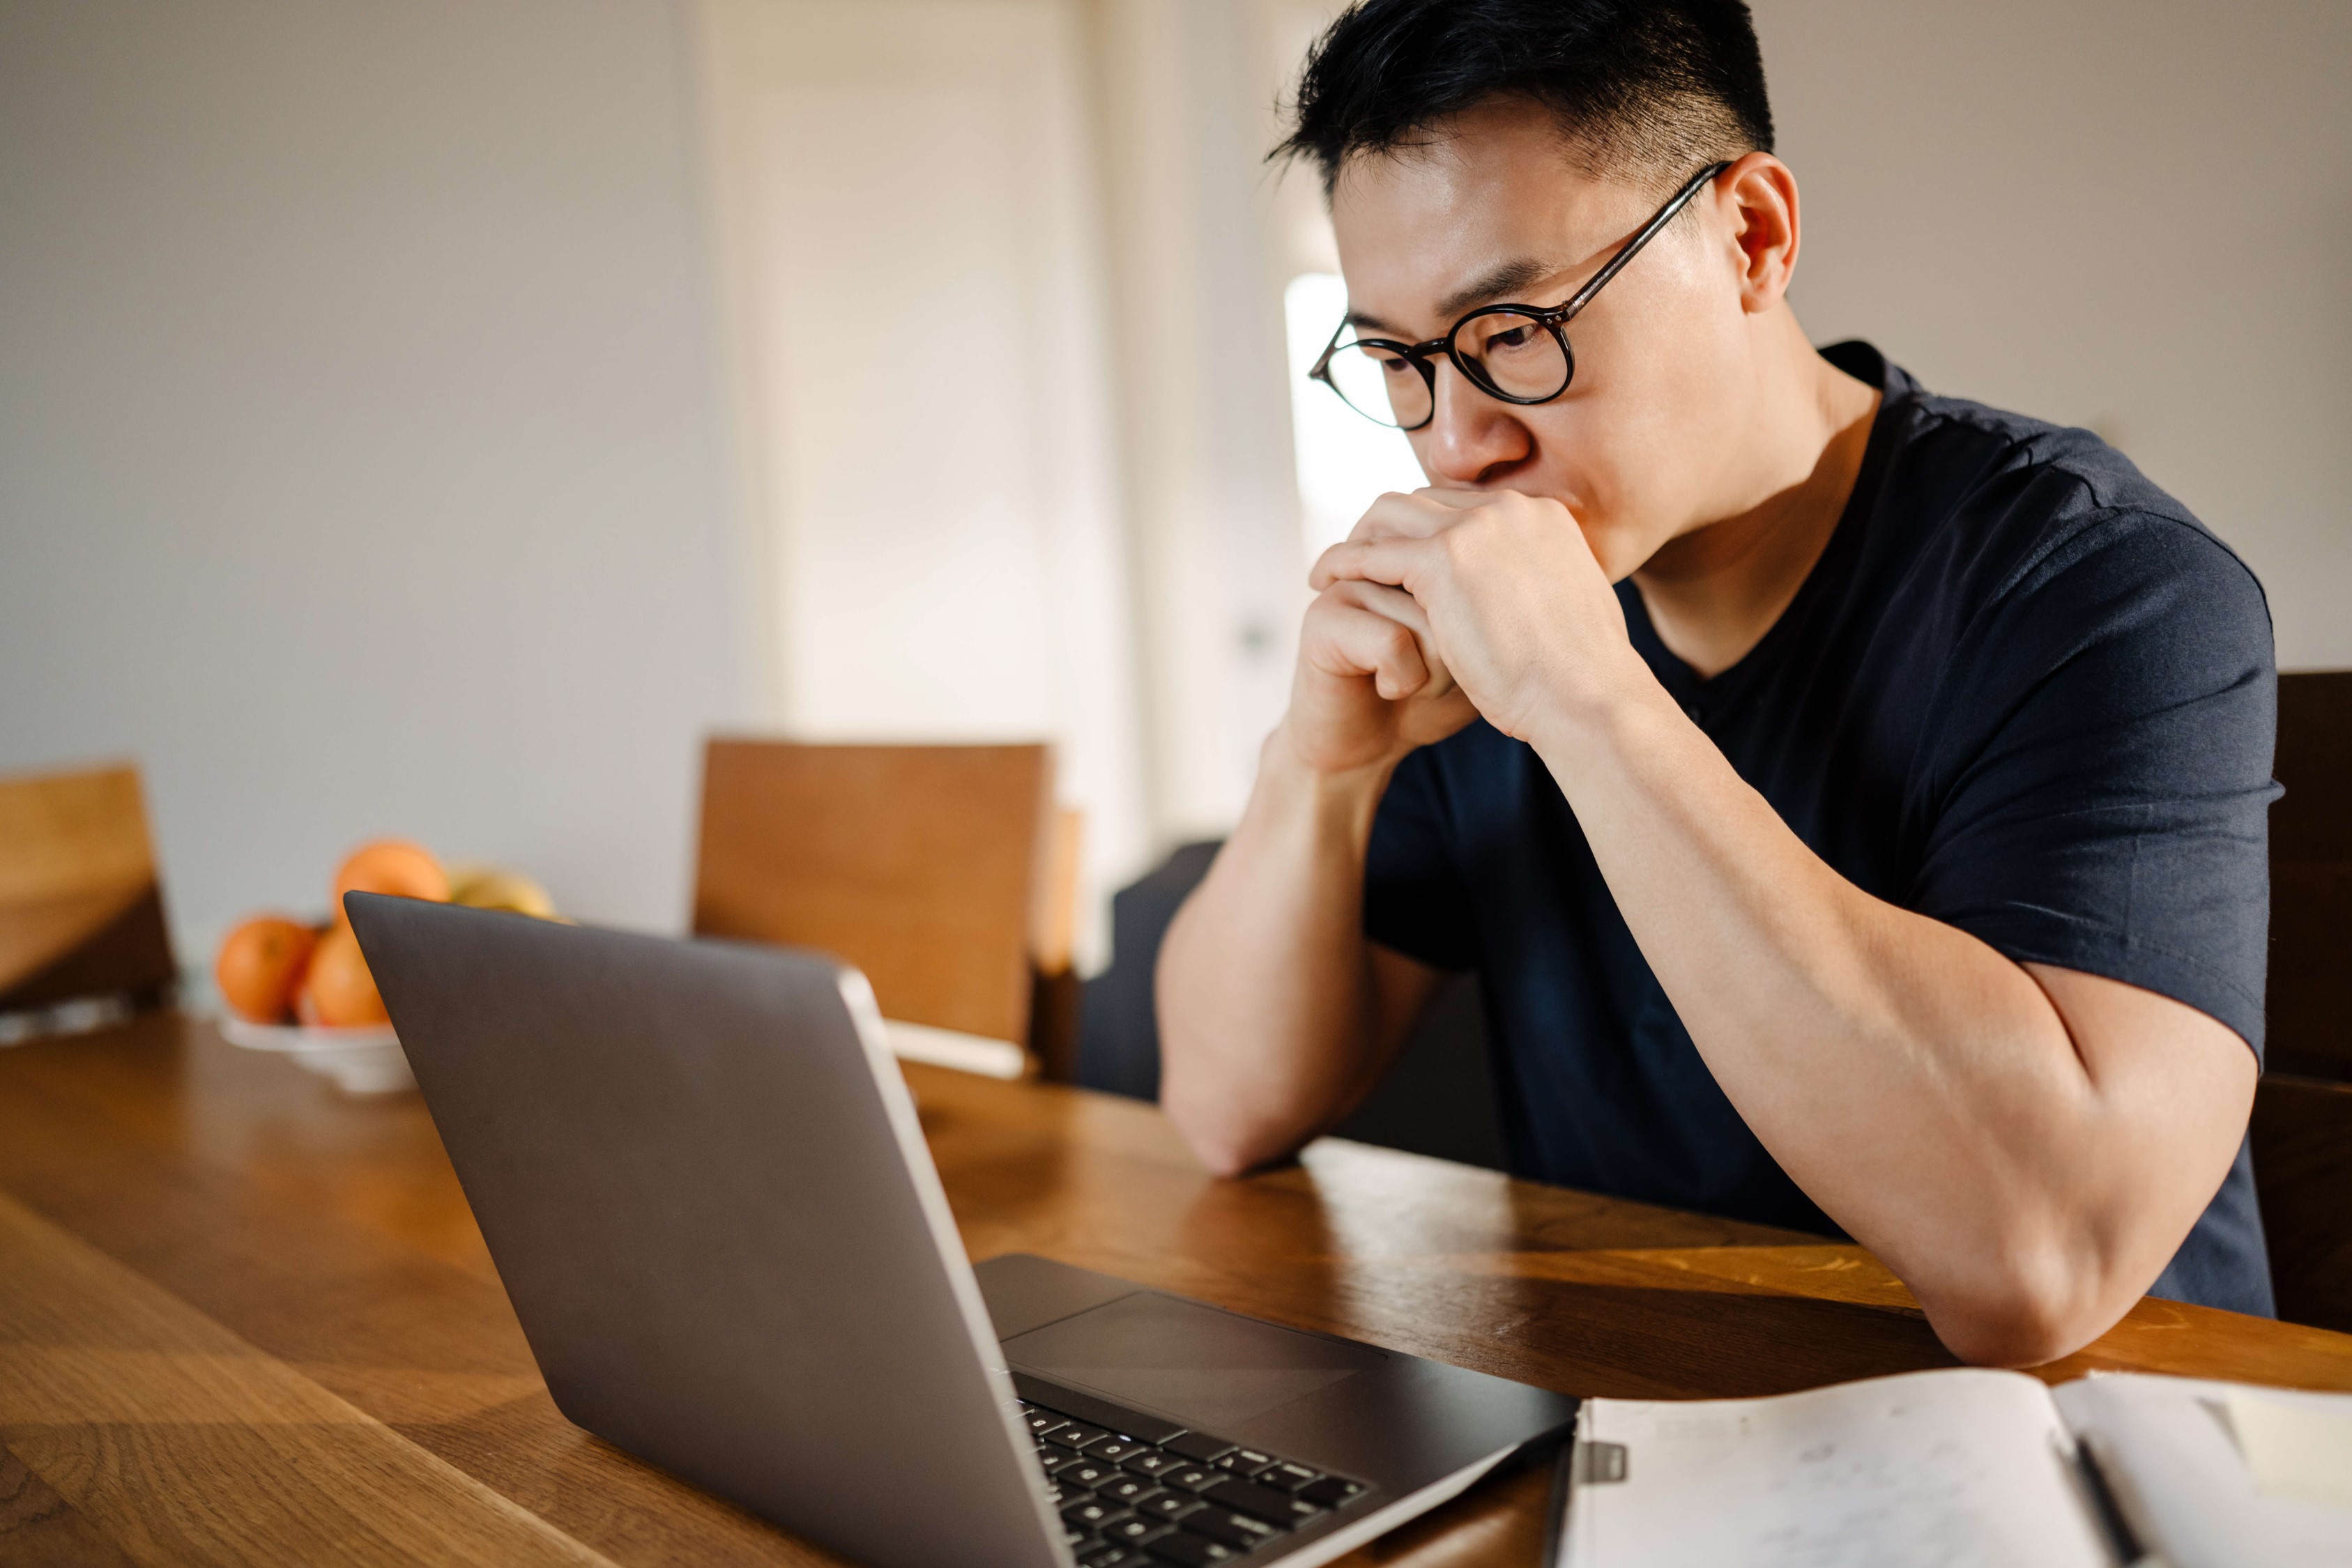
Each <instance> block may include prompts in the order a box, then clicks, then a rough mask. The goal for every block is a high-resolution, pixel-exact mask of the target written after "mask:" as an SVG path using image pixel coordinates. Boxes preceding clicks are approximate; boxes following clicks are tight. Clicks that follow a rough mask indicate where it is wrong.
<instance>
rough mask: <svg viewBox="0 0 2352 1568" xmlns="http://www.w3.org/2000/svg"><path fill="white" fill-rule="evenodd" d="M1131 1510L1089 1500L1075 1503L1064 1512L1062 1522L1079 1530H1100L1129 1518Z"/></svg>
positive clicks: (1113, 1504) (1110, 1503)
mask: <svg viewBox="0 0 2352 1568" xmlns="http://www.w3.org/2000/svg"><path fill="white" fill-rule="evenodd" d="M1128 1513H1129V1510H1127V1509H1124V1508H1121V1507H1120V1506H1119V1505H1118V1504H1117V1503H1115V1502H1105V1501H1103V1500H1101V1499H1100V1498H1091V1497H1090V1498H1088V1499H1087V1500H1085V1501H1084V1502H1074V1503H1072V1504H1070V1506H1069V1507H1067V1508H1066V1509H1064V1510H1063V1511H1062V1522H1063V1523H1064V1524H1066V1525H1069V1526H1071V1527H1072V1528H1074V1529H1078V1530H1089V1531H1092V1530H1100V1529H1101V1528H1102V1527H1103V1526H1104V1525H1106V1524H1117V1523H1118V1521H1120V1520H1122V1519H1125V1518H1126V1517H1127V1516H1128Z"/></svg>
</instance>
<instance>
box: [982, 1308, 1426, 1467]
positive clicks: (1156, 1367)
mask: <svg viewBox="0 0 2352 1568" xmlns="http://www.w3.org/2000/svg"><path fill="white" fill-rule="evenodd" d="M1004 1353H1005V1354H1006V1356H1007V1357H1009V1358H1010V1359H1011V1361H1012V1363H1013V1365H1014V1366H1015V1367H1017V1368H1018V1369H1019V1370H1021V1371H1023V1372H1030V1373H1034V1374H1036V1375H1038V1376H1040V1377H1045V1378H1050V1379H1052V1380H1053V1381H1054V1382H1055V1383H1063V1384H1067V1385H1070V1386H1071V1387H1073V1388H1081V1389H1087V1390H1089V1391H1091V1392H1093V1393H1096V1394H1099V1395H1102V1396H1104V1397H1106V1398H1108V1399H1112V1400H1116V1401H1118V1403H1120V1404H1123V1405H1132V1406H1138V1407H1139V1408H1140V1409H1144V1410H1148V1411H1150V1412H1152V1413H1154V1414H1157V1415H1161V1416H1168V1417H1170V1418H1171V1419H1172V1420H1179V1421H1181V1422H1183V1423H1184V1424H1185V1425H1187V1426H1192V1427H1202V1428H1204V1429H1206V1430H1209V1431H1212V1432H1215V1431H1220V1430H1230V1429H1232V1428H1234V1427H1240V1426H1242V1425H1243V1424H1244V1422H1247V1421H1250V1420H1252V1419H1254V1418H1255V1417H1256V1416H1263V1415H1265V1413H1266V1412H1267V1411H1269V1410H1271V1409H1273V1408H1275V1407H1276V1406H1279V1405H1287V1404H1289V1403H1290V1402H1291V1401H1292V1400H1294V1399H1297V1398H1300V1397H1302V1396H1306V1395H1308V1394H1312V1393H1314V1392H1316V1391H1317V1390H1318V1389H1321V1388H1328V1387H1329V1386H1330V1385H1333V1384H1335V1383H1339V1382H1342V1381H1344V1380H1345V1379H1347V1378H1350V1377H1353V1376H1355V1375H1356V1374H1358V1373H1360V1372H1362V1371H1364V1370H1365V1369H1366V1368H1368V1367H1373V1366H1378V1365H1379V1364H1381V1363H1382V1362H1384V1361H1386V1360H1387V1359H1388V1357H1387V1356H1385V1355H1383V1354H1381V1353H1380V1352H1379V1351H1376V1350H1373V1349H1371V1348H1370V1347H1369V1346H1366V1345H1359V1344H1344V1343H1339V1341H1336V1340H1328V1339H1322V1338H1319V1337H1318V1336H1316V1335H1314V1334H1305V1333H1297V1331H1296V1330H1293V1329H1286V1328H1279V1327H1276V1325H1275V1324H1273V1323H1268V1322H1258V1321H1257V1320H1256V1319H1255V1318H1244V1317H1241V1316H1238V1315H1237V1314H1235V1313H1233V1312H1219V1311H1218V1310H1217V1309H1216V1308H1214V1307H1204V1306H1201V1305H1198V1304H1196V1303H1194V1302H1192V1301H1179V1300H1177V1299H1176V1298H1175V1297H1173V1296H1161V1295H1156V1294H1154V1293H1152V1292H1150V1291H1138V1292H1137V1293H1136V1294H1134V1295H1132V1296H1122V1297H1120V1298H1119V1299H1118V1301H1112V1302H1109V1303H1108V1305H1105V1306H1099V1307H1096V1308H1093V1309H1092V1310H1090V1311H1087V1312H1080V1313H1078V1314H1077V1315H1076V1317H1068V1318H1064V1319H1063V1320H1062V1321H1061V1322H1056V1323H1048V1324H1046V1325H1045V1327H1044V1328H1041V1329H1033V1330H1031V1331H1030V1332H1029V1333H1024V1334H1019V1335H1016V1336H1015V1337H1013V1338H1012V1339H1009V1340H1006V1341H1005V1342H1004Z"/></svg>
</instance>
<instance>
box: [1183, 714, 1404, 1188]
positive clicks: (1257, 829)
mask: <svg viewBox="0 0 2352 1568" xmlns="http://www.w3.org/2000/svg"><path fill="white" fill-rule="evenodd" d="M1389 772H1390V769H1389V768H1386V767H1381V768H1371V769H1363V770H1359V771H1355V772H1349V773H1340V774H1323V773H1318V772H1315V771H1313V770H1312V769H1309V768H1307V767H1306V766H1305V764H1303V763H1302V762H1300V761H1299V760H1298V759H1297V757H1296V755H1295V754H1294V753H1293V751H1292V750H1291V748H1290V747H1289V745H1288V744H1287V742H1286V738H1285V736H1284V734H1283V733H1282V732H1281V731H1276V733H1275V735H1274V736H1273V737H1271V738H1269V739H1268V741H1267V742H1266V745H1265V751H1264V754H1263V757H1262V758H1261V763H1260V767H1259V769H1258V778H1257V783H1256V786H1255V789H1253V790H1252V791H1251V794H1250V800H1249V805H1248V808H1247V809H1246V810H1244V813H1243V815H1242V821H1241V822H1240V824H1239V825H1238V826H1237V827H1236V828H1235V829H1234V835H1233V837H1232V838H1231V839H1230V840H1228V841H1226V844H1225V847H1224V849H1223V852H1220V853H1219V854H1218V856H1217V859H1216V862H1215V864H1214V865H1213V866H1212V867H1211V868H1210V871H1209V874H1208V876H1207V878H1206V879H1204V880H1203V881H1202V884H1201V886H1200V888H1199V889H1198V891H1196V892H1195V893H1194V894H1193V895H1192V898H1191V899H1189V900H1188V901H1186V903H1185V904H1184V907H1183V908H1182V909H1181V911H1180V912H1179V913H1178V915H1177V916H1176V919H1175V921H1174V923H1173V924H1172V925H1171V926H1170V927H1169V931H1168V936H1167V940H1166V942H1165V943H1164V945H1163V946H1161V949H1160V972H1159V994H1160V1102H1161V1103H1162V1104H1164V1105H1165V1106H1166V1107H1167V1109H1168V1113H1169V1114H1170V1116H1171V1117H1172V1118H1173V1119H1174V1121H1175V1122H1176V1124H1177V1126H1178V1128H1179V1129H1180V1130H1181V1131H1182V1133H1183V1134H1184V1135H1185V1137H1186V1139H1187V1140H1188V1141H1190V1142H1191V1144H1192V1146H1193V1149H1194V1150H1195V1151H1196V1152H1197V1153H1198V1154H1199V1155H1201V1157H1202V1161H1203V1162H1204V1163H1206V1164H1207V1165H1208V1166H1210V1167H1211V1168H1213V1169H1215V1170H1219V1171H1222V1172H1226V1173H1231V1172H1234V1171H1238V1170H1244V1169H1246V1168H1248V1167H1249V1166H1255V1165H1260V1164H1263V1163H1264V1162H1265V1161H1266V1160H1269V1159H1273V1158H1276V1157H1277V1156H1278V1155H1284V1154H1287V1153H1288V1152H1289V1151H1290V1150H1292V1149H1293V1148H1296V1147H1297V1145H1299V1144H1300V1143H1301V1142H1303V1141H1304V1140H1305V1139H1307V1138H1308V1137H1310V1136H1312V1135H1313V1134H1315V1133H1317V1132H1318V1131H1320V1130H1321V1128H1322V1126H1323V1125H1324V1124H1326V1123H1327V1122H1328V1120H1329V1119H1330V1118H1331V1117H1332V1116H1333V1115H1334V1114H1336V1113H1338V1112H1339V1111H1342V1110H1344V1109H1345V1107H1346V1104H1347V1103H1352V1100H1353V1098H1354V1096H1355V1095H1356V1094H1357V1093H1359V1092H1360V1087H1361V1081H1363V1080H1364V1079H1365V1078H1366V1077H1367V1075H1368V1065H1367V1061H1368V1056H1369V1053H1370V1049H1371V1039H1372V1027H1373V1015H1374V1006H1373V996H1372V982H1371V973H1370V956H1369V954H1368V951H1367V947H1366V944H1365V941H1364V937H1363V878H1364V846H1365V843H1366V841H1368V839H1369V838H1370V831H1371V820H1372V814H1373V812H1374V810H1376V809H1377V808H1378V807H1379V804H1380V799H1381V791H1382V789H1384V788H1385V787H1386V785H1387V781H1388V775H1389Z"/></svg>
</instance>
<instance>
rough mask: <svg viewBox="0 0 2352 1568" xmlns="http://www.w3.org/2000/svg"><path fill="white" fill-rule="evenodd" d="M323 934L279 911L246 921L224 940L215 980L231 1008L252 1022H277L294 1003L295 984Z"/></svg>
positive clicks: (214, 962) (300, 981) (224, 1000)
mask: <svg viewBox="0 0 2352 1568" xmlns="http://www.w3.org/2000/svg"><path fill="white" fill-rule="evenodd" d="M318 941H319V934H318V933H317V932H315V931H313V930H311V929H310V927H309V926H307V925H297V924H296V923H295V922H293V921H291V920H289V919H286V918H285V917H284V916H282V915H255V916H253V917H252V918H251V919H249V920H241V921H239V922H238V923H237V925H236V929H235V930H233V931H231V932H230V933H229V934H228V936H226V938H225V939H224V940H223V941H222V943H221V945H220V956H219V957H217V958H215V960H214V961H213V980H214V982H215V984H217V985H218V986H219V987H220V994H221V1000H222V1001H223V1002H224V1003H226V1004H227V1007H228V1010H229V1011H231V1012H233V1013H235V1014H236V1016H237V1017H239V1018H241V1019H245V1020H246V1021H247V1023H277V1022H278V1021H280V1020H281V1019H284V1018H285V1017H286V1015H287V1014H288V1013H289V1012H290V1011H291V1010H292V1009H293V1007H294V988H296V987H297V986H299V985H300V984H301V983H302V971H303V969H304V967H307V966H308V965H309V964H310V950H311V949H312V948H313V947H314V946H317V945H318Z"/></svg>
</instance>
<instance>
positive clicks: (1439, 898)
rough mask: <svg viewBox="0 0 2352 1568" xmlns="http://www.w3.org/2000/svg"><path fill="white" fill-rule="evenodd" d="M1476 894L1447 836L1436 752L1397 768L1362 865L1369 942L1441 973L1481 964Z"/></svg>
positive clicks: (1419, 754) (1429, 750)
mask: <svg viewBox="0 0 2352 1568" xmlns="http://www.w3.org/2000/svg"><path fill="white" fill-rule="evenodd" d="M1475 929H1476V927H1475V923H1474V922H1473V920H1472V914H1471V904H1470V892H1469V888H1468V886H1467V884H1466V883H1465V882H1464V880H1463V877H1462V872H1461V864H1460V862H1459V860H1458V859H1457V857H1456V856H1455V853H1454V847H1453V843H1452V840H1451V835H1450V834H1449V833H1448V832H1447V831H1446V813H1445V801H1444V779H1443V778H1442V776H1441V774H1440V772H1439V768H1438V766H1437V751H1436V748H1435V747H1422V748H1421V749H1420V750H1419V751H1416V752H1413V753H1412V755H1410V756H1408V757H1407V758H1405V759H1404V760H1403V761H1402V763H1399V764H1398V765H1397V770H1396V772H1395V774H1394V775H1393V776H1392V777H1391V779H1389V788H1388V792H1387V793H1386V794H1385V795H1383V796H1381V804H1380V810H1378V811H1377V812H1376V813H1375V814H1374V816H1373V818H1372V837H1371V842H1370V846H1369V848H1368V849H1367V851H1366V853H1365V859H1364V935H1365V936H1368V937H1370V939H1371V940H1372V941H1374V942H1377V943H1379V944H1380V945H1381V946H1383V947H1392V948H1394V949H1395V950H1396V951H1398V952H1400V953H1402V954H1403V955H1404V956H1407V957H1408V958H1418V959H1420V960H1421V961H1422V962H1423V963H1424V964H1428V965H1431V966H1433V967H1436V968H1440V969H1467V968H1471V967H1475V965H1476V963H1477V961H1478V955H1477V952H1476V950H1475V945H1474V942H1473V939H1472V933H1473V932H1474V931H1475Z"/></svg>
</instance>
